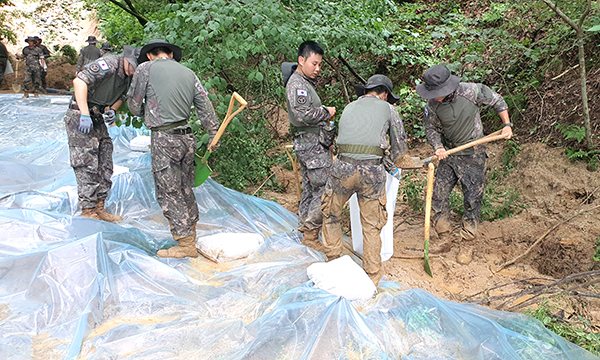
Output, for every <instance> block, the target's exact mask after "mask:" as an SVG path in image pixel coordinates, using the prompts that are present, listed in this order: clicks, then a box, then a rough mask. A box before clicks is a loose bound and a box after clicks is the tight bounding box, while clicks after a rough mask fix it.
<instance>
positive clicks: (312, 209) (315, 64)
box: [285, 41, 335, 251]
mask: <svg viewBox="0 0 600 360" xmlns="http://www.w3.org/2000/svg"><path fill="white" fill-rule="evenodd" d="M323 53H324V52H323V49H322V48H321V47H320V46H319V44H317V43H316V42H314V41H305V42H303V43H302V44H301V45H300V48H299V49H298V66H297V68H296V70H295V71H294V72H293V73H292V75H291V76H290V78H289V80H288V82H287V85H286V88H285V92H286V99H287V108H288V116H289V119H290V124H291V125H292V127H293V130H294V133H295V139H294V152H295V153H296V157H297V158H298V162H299V163H300V168H301V171H302V189H303V190H302V199H301V200H300V205H299V207H298V231H300V232H302V233H303V234H304V238H303V240H302V244H303V245H306V246H309V247H311V248H313V249H315V250H317V251H323V246H322V244H321V242H320V241H319V231H320V230H321V226H322V224H323V215H322V213H321V196H322V195H323V190H324V189H325V183H326V182H327V176H328V172H329V168H330V167H331V153H330V150H329V145H330V144H323V143H322V142H321V141H319V138H320V136H319V135H320V133H321V128H323V127H326V126H329V125H330V124H329V119H330V118H331V117H333V116H334V115H335V108H334V107H327V106H323V105H322V104H321V99H320V98H319V95H317V92H316V91H315V88H314V86H315V84H316V78H317V75H318V74H319V71H320V70H321V65H322V63H323Z"/></svg>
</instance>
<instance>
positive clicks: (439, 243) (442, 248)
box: [429, 232, 452, 254]
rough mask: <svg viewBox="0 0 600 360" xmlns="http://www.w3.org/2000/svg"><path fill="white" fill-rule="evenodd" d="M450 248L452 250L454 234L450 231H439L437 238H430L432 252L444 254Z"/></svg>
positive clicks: (430, 251)
mask: <svg viewBox="0 0 600 360" xmlns="http://www.w3.org/2000/svg"><path fill="white" fill-rule="evenodd" d="M450 250H452V236H451V234H450V232H443V233H439V234H438V236H437V238H430V242H429V253H430V254H443V253H447V252H449V251H450Z"/></svg>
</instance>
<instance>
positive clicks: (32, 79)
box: [23, 36, 45, 98]
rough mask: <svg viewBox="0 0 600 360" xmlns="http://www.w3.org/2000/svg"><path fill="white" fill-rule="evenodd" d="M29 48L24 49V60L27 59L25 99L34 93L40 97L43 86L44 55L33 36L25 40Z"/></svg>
mask: <svg viewBox="0 0 600 360" xmlns="http://www.w3.org/2000/svg"><path fill="white" fill-rule="evenodd" d="M25 41H26V42H27V44H28V46H26V47H25V48H23V58H24V59H25V76H24V79H23V89H24V94H23V97H24V98H28V97H29V93H30V92H33V94H34V96H35V97H39V95H38V91H39V89H40V86H41V80H42V70H44V64H45V62H44V61H45V60H44V53H43V51H42V49H40V48H39V47H37V46H35V44H36V43H37V40H36V39H35V37H33V36H29V37H27V39H25Z"/></svg>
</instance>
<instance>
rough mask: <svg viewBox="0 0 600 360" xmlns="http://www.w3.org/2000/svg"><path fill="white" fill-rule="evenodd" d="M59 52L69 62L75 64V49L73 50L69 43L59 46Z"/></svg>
mask: <svg viewBox="0 0 600 360" xmlns="http://www.w3.org/2000/svg"><path fill="white" fill-rule="evenodd" d="M60 52H61V53H62V54H63V56H64V57H65V58H66V60H67V62H68V63H69V64H71V65H75V64H77V50H75V48H74V47H72V46H71V45H65V46H63V47H62V48H60Z"/></svg>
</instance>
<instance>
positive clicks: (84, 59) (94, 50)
mask: <svg viewBox="0 0 600 360" xmlns="http://www.w3.org/2000/svg"><path fill="white" fill-rule="evenodd" d="M101 56H102V51H100V49H98V47H97V46H96V45H95V44H89V45H88V46H86V47H84V48H83V49H81V51H80V52H79V59H78V60H77V69H76V70H77V72H79V71H81V70H83V67H84V66H85V65H87V64H89V63H91V62H92V61H94V60H96V59H98V58H100V57H101Z"/></svg>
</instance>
